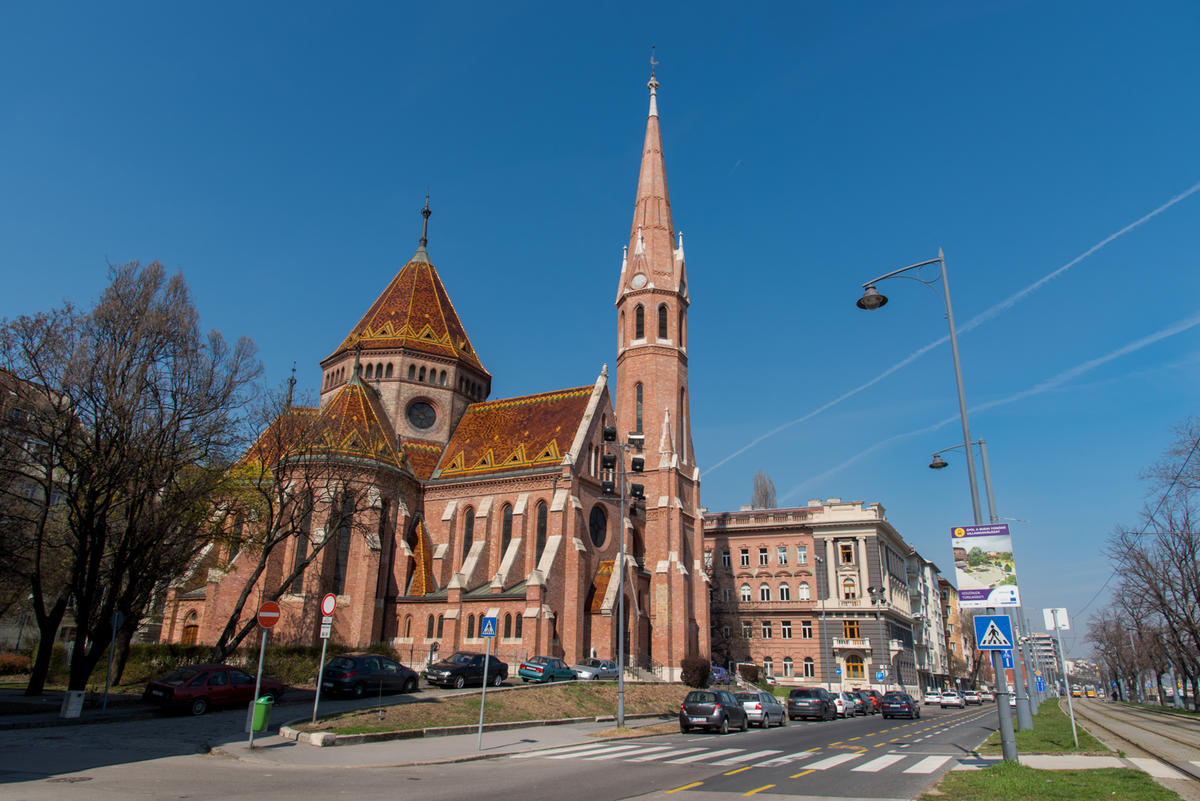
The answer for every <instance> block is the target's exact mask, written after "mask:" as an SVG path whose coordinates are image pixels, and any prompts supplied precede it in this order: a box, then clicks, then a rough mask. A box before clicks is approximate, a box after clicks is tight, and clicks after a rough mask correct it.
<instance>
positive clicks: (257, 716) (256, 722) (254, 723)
mask: <svg viewBox="0 0 1200 801" xmlns="http://www.w3.org/2000/svg"><path fill="white" fill-rule="evenodd" d="M274 705H275V699H274V698H272V697H271V696H269V695H264V696H263V697H262V698H259V699H258V700H257V701H255V702H254V718H253V719H252V720H251V723H250V728H251V729H253V730H254V731H266V730H267V724H269V723H270V722H271V707H273V706H274Z"/></svg>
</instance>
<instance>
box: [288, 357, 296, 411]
mask: <svg viewBox="0 0 1200 801" xmlns="http://www.w3.org/2000/svg"><path fill="white" fill-rule="evenodd" d="M295 389H296V363H295V362H292V377H291V378H289V379H288V394H287V408H289V409H290V408H292V393H293V392H294V391H295Z"/></svg>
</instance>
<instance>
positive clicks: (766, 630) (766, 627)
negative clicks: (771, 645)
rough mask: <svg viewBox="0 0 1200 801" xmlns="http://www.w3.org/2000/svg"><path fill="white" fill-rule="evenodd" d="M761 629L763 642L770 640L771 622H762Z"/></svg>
mask: <svg viewBox="0 0 1200 801" xmlns="http://www.w3.org/2000/svg"><path fill="white" fill-rule="evenodd" d="M761 628H762V638H763V639H764V640H769V639H771V621H769V620H764V621H762V624H761Z"/></svg>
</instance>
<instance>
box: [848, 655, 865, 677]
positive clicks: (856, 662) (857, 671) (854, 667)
mask: <svg viewBox="0 0 1200 801" xmlns="http://www.w3.org/2000/svg"><path fill="white" fill-rule="evenodd" d="M862 677H863V658H862V657H861V656H859V655H858V654H851V655H850V656H848V657H846V678H848V679H861V678H862Z"/></svg>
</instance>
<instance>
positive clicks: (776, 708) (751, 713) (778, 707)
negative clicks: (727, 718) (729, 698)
mask: <svg viewBox="0 0 1200 801" xmlns="http://www.w3.org/2000/svg"><path fill="white" fill-rule="evenodd" d="M734 697H736V698H737V699H738V701H740V702H741V704H742V709H744V710H746V717H747V718H749V720H750V725H752V726H761V727H762V728H764V729H765V728H767V727H768V726H775V725H779V726H786V725H787V717H788V716H787V710H786V709H784V708H783V704H781V703H779V699H778V698H776V697H775V696H773V695H771V694H770V693H764V692H745V693H734Z"/></svg>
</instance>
